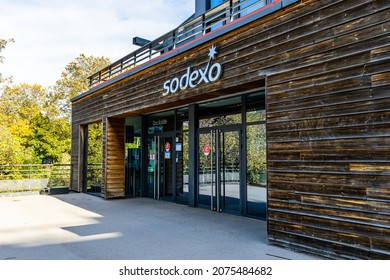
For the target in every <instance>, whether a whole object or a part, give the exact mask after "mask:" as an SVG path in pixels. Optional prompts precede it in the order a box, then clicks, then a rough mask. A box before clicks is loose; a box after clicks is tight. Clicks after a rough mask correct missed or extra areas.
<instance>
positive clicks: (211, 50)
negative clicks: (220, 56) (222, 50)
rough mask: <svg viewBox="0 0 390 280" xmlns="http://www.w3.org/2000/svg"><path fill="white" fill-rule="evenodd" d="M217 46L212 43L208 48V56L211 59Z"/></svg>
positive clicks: (215, 53)
mask: <svg viewBox="0 0 390 280" xmlns="http://www.w3.org/2000/svg"><path fill="white" fill-rule="evenodd" d="M217 53H218V52H217V47H216V46H214V45H212V46H211V48H209V57H210V59H211V60H213V59H215V56H216V55H217Z"/></svg>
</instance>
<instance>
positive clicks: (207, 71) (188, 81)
mask: <svg viewBox="0 0 390 280" xmlns="http://www.w3.org/2000/svg"><path fill="white" fill-rule="evenodd" d="M216 55H217V47H216V46H214V45H213V46H211V48H210V49H209V55H208V56H209V62H208V63H207V65H206V67H205V68H203V69H198V70H193V69H192V67H188V68H187V71H186V73H185V74H184V75H183V76H181V77H176V78H173V79H171V80H168V81H166V82H165V83H164V89H165V90H166V91H165V92H164V93H163V96H167V95H169V94H171V93H176V92H178V91H179V90H186V89H187V88H195V87H197V86H198V85H200V84H202V83H205V84H208V83H213V82H215V81H218V80H219V79H220V78H221V76H222V73H223V69H222V65H221V64H219V63H211V62H212V61H213V60H214V59H215V56H216Z"/></svg>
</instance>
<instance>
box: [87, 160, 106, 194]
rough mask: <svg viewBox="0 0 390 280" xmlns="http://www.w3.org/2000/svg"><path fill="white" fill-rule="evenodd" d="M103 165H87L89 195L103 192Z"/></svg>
mask: <svg viewBox="0 0 390 280" xmlns="http://www.w3.org/2000/svg"><path fill="white" fill-rule="evenodd" d="M102 170H103V167H102V164H101V163H89V164H88V165H87V189H86V192H87V193H97V194H100V192H101V184H102Z"/></svg>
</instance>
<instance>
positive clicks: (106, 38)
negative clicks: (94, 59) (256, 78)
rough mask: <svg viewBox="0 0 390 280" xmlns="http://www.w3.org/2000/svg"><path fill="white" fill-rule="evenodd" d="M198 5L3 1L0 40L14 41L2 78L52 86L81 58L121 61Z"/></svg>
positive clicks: (149, 0) (161, 0)
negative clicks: (139, 41)
mask: <svg viewBox="0 0 390 280" xmlns="http://www.w3.org/2000/svg"><path fill="white" fill-rule="evenodd" d="M194 3H195V1H194V0H141V1H137V0H111V1H110V0H106V1H104V0H66V1H64V0H57V1H54V0H30V1H27V0H0V38H2V39H8V38H14V39H15V43H11V44H9V45H8V46H7V49H6V50H5V51H4V53H3V54H2V55H3V56H5V62H4V64H0V73H2V74H3V75H4V76H10V75H12V76H13V79H14V83H21V82H27V83H38V84H42V85H44V86H50V85H53V84H54V83H55V81H56V80H58V79H59V78H60V74H61V71H62V70H63V69H64V68H65V65H66V64H67V63H68V62H70V61H72V60H73V59H74V58H75V57H77V56H78V55H79V54H80V53H84V54H86V55H94V56H106V57H108V58H110V59H111V61H115V60H117V59H119V58H121V57H123V56H125V55H126V54H128V53H130V52H131V51H133V50H135V49H136V48H137V47H136V46H133V45H132V38H133V37H135V36H140V37H143V38H146V39H155V38H157V37H159V36H161V35H163V34H165V33H166V32H169V31H171V30H172V29H174V28H175V27H177V26H178V25H179V24H180V23H181V22H183V21H184V20H185V19H187V18H188V17H189V16H190V15H191V14H192V13H193V12H194V10H195V4H194Z"/></svg>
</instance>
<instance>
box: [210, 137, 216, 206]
mask: <svg viewBox="0 0 390 280" xmlns="http://www.w3.org/2000/svg"><path fill="white" fill-rule="evenodd" d="M210 135H211V144H210V145H211V147H210V148H211V149H210V165H211V167H210V170H211V174H210V175H211V183H210V187H211V203H210V204H211V210H214V178H213V177H214V172H213V171H214V168H213V150H215V149H214V132H213V130H211V132H210Z"/></svg>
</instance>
